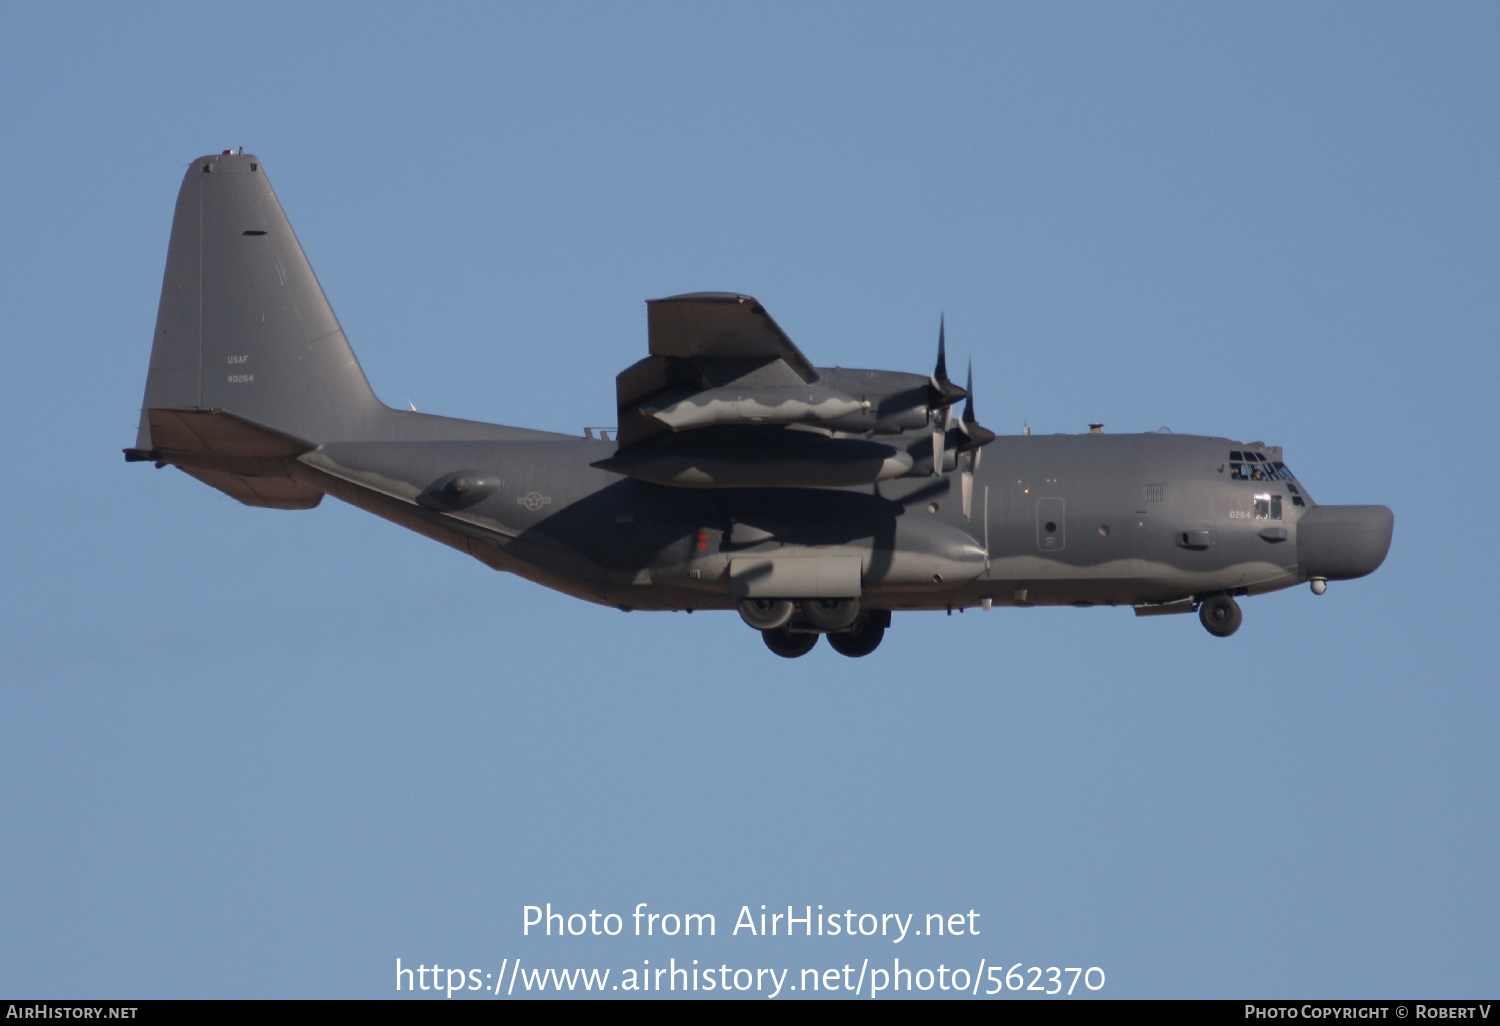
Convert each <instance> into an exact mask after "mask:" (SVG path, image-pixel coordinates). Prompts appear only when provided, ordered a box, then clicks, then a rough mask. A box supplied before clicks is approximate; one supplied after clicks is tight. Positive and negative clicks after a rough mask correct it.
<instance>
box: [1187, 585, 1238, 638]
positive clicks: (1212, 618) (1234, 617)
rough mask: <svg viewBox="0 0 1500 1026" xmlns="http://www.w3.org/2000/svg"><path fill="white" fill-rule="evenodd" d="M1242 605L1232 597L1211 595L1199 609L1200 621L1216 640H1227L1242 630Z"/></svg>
mask: <svg viewBox="0 0 1500 1026" xmlns="http://www.w3.org/2000/svg"><path fill="white" fill-rule="evenodd" d="M1244 618H1245V617H1244V614H1243V613H1241V612H1240V604H1239V603H1238V602H1236V601H1235V600H1234V596H1232V595H1210V596H1209V597H1208V598H1206V599H1204V600H1203V604H1202V605H1200V606H1199V607H1198V619H1199V620H1202V621H1203V627H1204V629H1205V630H1207V631H1208V633H1210V634H1212V635H1213V636H1214V637H1216V638H1227V637H1229V636H1230V635H1231V634H1233V633H1234V632H1235V631H1237V630H1239V629H1240V621H1242V620H1243V619H1244Z"/></svg>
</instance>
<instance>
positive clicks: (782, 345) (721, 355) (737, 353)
mask: <svg viewBox="0 0 1500 1026" xmlns="http://www.w3.org/2000/svg"><path fill="white" fill-rule="evenodd" d="M646 325H647V331H648V333H649V335H650V346H651V355H652V356H676V357H682V358H685V359H689V360H696V359H707V360H781V361H782V362H783V363H785V364H786V365H787V366H788V367H790V368H791V369H792V371H793V372H795V373H796V375H797V376H798V377H799V378H801V379H802V380H803V381H804V382H807V383H811V382H814V381H816V380H817V379H818V372H817V370H816V369H815V368H814V367H813V365H812V364H811V363H810V362H809V361H808V359H807V357H805V356H803V355H802V351H801V350H800V349H798V348H797V346H796V344H795V343H794V342H792V340H791V339H789V338H787V335H786V332H784V331H782V330H781V327H780V325H778V324H777V323H776V322H775V321H773V320H772V319H771V315H770V314H768V313H766V308H765V307H763V306H761V305H760V304H759V303H758V302H756V301H755V299H754V298H752V297H750V296H742V295H739V294H738V293H734V292H690V293H688V294H687V295H683V296H668V297H667V298H665V299H652V300H648V301H647V302H646Z"/></svg>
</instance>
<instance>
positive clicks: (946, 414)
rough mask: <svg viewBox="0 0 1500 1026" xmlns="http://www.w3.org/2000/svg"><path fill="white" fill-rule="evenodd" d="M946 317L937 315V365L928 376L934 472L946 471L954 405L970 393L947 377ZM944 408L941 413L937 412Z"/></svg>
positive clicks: (928, 402)
mask: <svg viewBox="0 0 1500 1026" xmlns="http://www.w3.org/2000/svg"><path fill="white" fill-rule="evenodd" d="M945 320H946V318H945V317H944V316H943V315H942V314H939V315H938V355H937V365H936V366H935V367H933V369H932V374H931V376H930V377H928V379H927V409H928V411H929V414H930V415H931V417H932V473H933V474H934V475H941V474H942V472H943V456H944V443H945V442H946V440H947V437H948V429H949V428H950V427H952V425H953V404H954V403H956V402H958V401H959V400H960V399H966V398H968V395H969V393H968V392H967V391H965V390H964V389H962V388H959V387H958V386H957V385H955V384H954V383H953V382H952V380H950V379H949V377H948V346H947V340H946V338H945V336H946V334H947V331H946V325H945V323H944V322H945ZM939 410H941V411H942V414H941V416H939V415H938V411H939Z"/></svg>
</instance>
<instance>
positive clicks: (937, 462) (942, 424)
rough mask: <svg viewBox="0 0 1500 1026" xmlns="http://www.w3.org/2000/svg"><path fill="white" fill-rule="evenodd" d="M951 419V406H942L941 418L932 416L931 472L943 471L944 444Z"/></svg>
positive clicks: (938, 473) (937, 474)
mask: <svg viewBox="0 0 1500 1026" xmlns="http://www.w3.org/2000/svg"><path fill="white" fill-rule="evenodd" d="M952 420H953V407H951V406H945V407H943V415H942V418H941V419H939V418H937V417H934V418H933V421H932V473H933V474H934V475H935V476H940V475H941V474H942V473H943V455H944V444H945V443H946V442H947V441H948V425H949V424H950V423H951V422H952Z"/></svg>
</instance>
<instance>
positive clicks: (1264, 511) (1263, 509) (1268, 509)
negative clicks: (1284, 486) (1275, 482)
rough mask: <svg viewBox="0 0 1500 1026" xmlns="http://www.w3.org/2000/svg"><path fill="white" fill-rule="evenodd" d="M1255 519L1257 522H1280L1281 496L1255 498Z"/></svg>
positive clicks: (1259, 496) (1258, 496)
mask: <svg viewBox="0 0 1500 1026" xmlns="http://www.w3.org/2000/svg"><path fill="white" fill-rule="evenodd" d="M1255 519H1256V520H1280V519H1281V496H1279V495H1257V496H1256V497H1255Z"/></svg>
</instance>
